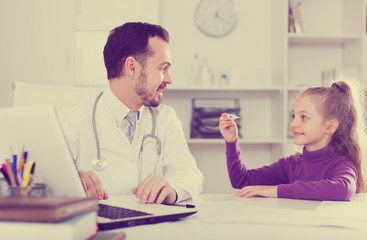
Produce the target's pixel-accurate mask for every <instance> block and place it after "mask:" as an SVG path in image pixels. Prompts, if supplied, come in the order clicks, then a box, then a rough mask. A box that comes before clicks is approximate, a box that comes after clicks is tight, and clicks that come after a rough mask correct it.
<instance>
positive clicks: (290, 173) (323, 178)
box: [226, 141, 357, 201]
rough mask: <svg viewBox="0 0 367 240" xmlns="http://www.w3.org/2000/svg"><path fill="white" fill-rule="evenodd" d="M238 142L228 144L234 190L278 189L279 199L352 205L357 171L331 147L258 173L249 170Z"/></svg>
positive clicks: (287, 160) (274, 164)
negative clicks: (256, 186)
mask: <svg viewBox="0 0 367 240" xmlns="http://www.w3.org/2000/svg"><path fill="white" fill-rule="evenodd" d="M240 154H241V150H240V148H239V144H238V141H236V142H233V143H226V155H227V168H228V173H229V178H230V180H231V183H232V186H233V187H234V188H238V189H240V188H243V187H245V186H254V185H278V197H280V198H294V199H307V200H319V201H323V200H326V201H349V200H350V199H351V198H352V197H353V196H354V194H355V193H356V191H357V171H356V168H355V166H354V164H353V163H352V161H350V160H349V159H347V158H345V157H343V156H338V155H337V154H336V153H335V152H334V149H333V148H332V147H331V146H327V147H325V148H323V149H320V150H316V151H313V152H308V151H307V150H306V149H303V154H300V153H298V154H295V155H292V156H289V157H285V158H281V159H279V160H278V161H277V162H275V163H273V164H271V165H269V166H265V167H261V168H258V169H246V166H245V164H244V163H243V162H242V160H241V156H240Z"/></svg>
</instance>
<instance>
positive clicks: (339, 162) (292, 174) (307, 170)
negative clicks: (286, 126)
mask: <svg viewBox="0 0 367 240" xmlns="http://www.w3.org/2000/svg"><path fill="white" fill-rule="evenodd" d="M353 85H356V83H352V82H351V83H348V84H347V83H346V82H345V81H341V82H337V83H334V84H333V85H332V86H331V87H316V88H309V89H307V90H305V91H303V92H302V93H301V94H300V95H299V96H298V98H297V99H296V101H295V103H294V107H293V110H292V118H293V120H292V122H291V124H290V130H291V131H292V133H293V137H294V143H295V144H297V145H303V153H296V154H294V155H291V156H289V157H285V158H282V159H279V160H278V161H277V162H275V163H273V164H271V165H269V166H265V167H262V168H258V169H252V170H250V169H247V168H246V167H245V165H244V163H243V162H242V160H241V157H240V148H239V143H238V130H237V126H236V123H235V122H234V121H233V120H230V119H228V117H227V114H226V113H223V114H222V116H221V117H220V123H219V128H220V131H221V133H222V136H223V137H224V139H225V141H226V155H227V167H228V173H229V177H230V180H231V183H232V186H233V187H234V188H237V189H240V188H241V190H239V191H238V192H237V193H236V196H238V197H253V196H263V197H274V198H275V197H279V198H294V199H307V200H320V201H322V200H337V201H349V200H350V199H351V198H352V197H353V196H354V194H355V193H356V192H365V190H366V186H365V183H364V179H363V175H362V159H363V158H362V157H363V156H365V154H362V151H364V152H365V151H367V149H366V148H363V147H362V143H364V142H365V138H364V137H365V136H366V128H365V126H366V125H365V120H364V114H363V111H364V108H363V106H362V101H361V99H360V98H359V99H358V98H356V97H357V95H358V86H355V87H356V90H354V88H352V86H353ZM352 89H353V91H352ZM352 92H353V94H352ZM356 93H357V94H356ZM359 97H365V95H361V94H359ZM362 139H364V140H362Z"/></svg>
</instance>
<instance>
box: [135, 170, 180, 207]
mask: <svg viewBox="0 0 367 240" xmlns="http://www.w3.org/2000/svg"><path fill="white" fill-rule="evenodd" d="M132 193H133V194H135V195H136V197H137V198H138V199H140V203H142V204H145V203H147V202H151V203H158V204H160V203H165V204H172V203H175V201H176V195H177V194H176V191H175V190H174V189H173V188H172V187H171V186H170V185H169V183H168V181H167V180H166V179H165V178H164V177H162V176H156V175H153V174H150V175H149V176H148V177H147V178H145V179H144V181H143V182H142V183H141V184H140V186H138V187H135V188H133V189H132Z"/></svg>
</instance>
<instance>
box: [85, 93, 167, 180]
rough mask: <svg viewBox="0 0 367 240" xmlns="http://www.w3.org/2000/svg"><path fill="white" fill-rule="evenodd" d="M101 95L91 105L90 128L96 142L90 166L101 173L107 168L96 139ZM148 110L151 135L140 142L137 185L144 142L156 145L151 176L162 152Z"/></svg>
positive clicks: (153, 118)
mask: <svg viewBox="0 0 367 240" xmlns="http://www.w3.org/2000/svg"><path fill="white" fill-rule="evenodd" d="M102 94H103V92H101V93H100V94H98V96H97V98H96V99H95V101H94V105H93V111H92V127H93V134H94V138H95V142H96V152H97V156H96V158H93V159H92V162H91V166H92V168H93V169H94V170H96V171H102V170H104V169H105V168H106V166H107V160H106V159H105V158H104V157H102V156H101V148H100V145H99V137H98V131H97V124H96V110H97V105H98V101H99V99H100V98H101V96H102ZM148 109H149V111H150V113H151V115H152V133H150V134H146V135H144V136H143V139H142V142H141V146H140V150H139V155H138V171H139V179H138V181H139V184H140V182H141V169H142V165H143V162H142V154H143V150H144V142H145V141H147V140H148V139H149V138H150V139H151V140H153V141H154V142H155V145H156V152H157V158H156V162H155V166H154V170H153V174H154V173H155V172H156V169H157V165H158V159H159V156H160V155H161V150H162V145H161V140H160V139H159V138H158V137H157V136H156V135H155V127H156V119H155V115H154V113H153V109H152V108H151V107H148Z"/></svg>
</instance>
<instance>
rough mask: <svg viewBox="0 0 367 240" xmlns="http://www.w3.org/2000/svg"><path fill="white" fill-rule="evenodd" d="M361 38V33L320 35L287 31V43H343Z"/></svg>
mask: <svg viewBox="0 0 367 240" xmlns="http://www.w3.org/2000/svg"><path fill="white" fill-rule="evenodd" d="M362 39H363V34H360V35H357V34H352V35H322V34H307V33H302V34H297V33H288V41H289V43H291V44H293V43H307V44H311V43H317V44H321V43H324V44H344V43H349V42H352V41H358V40H362Z"/></svg>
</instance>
